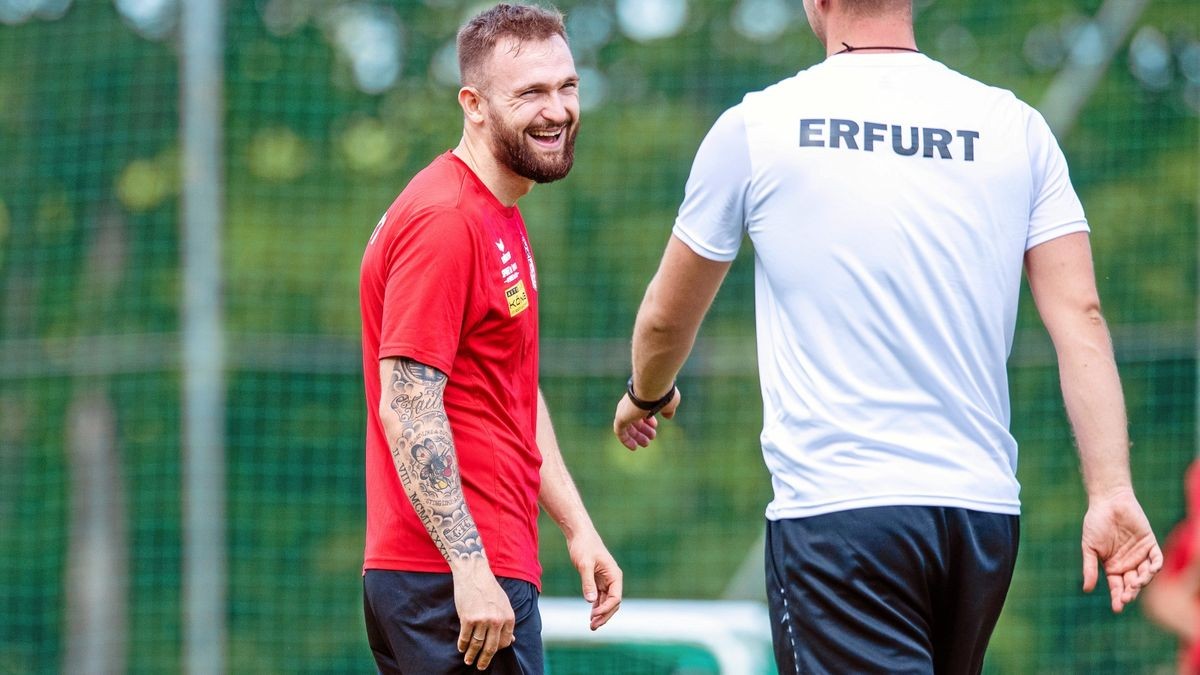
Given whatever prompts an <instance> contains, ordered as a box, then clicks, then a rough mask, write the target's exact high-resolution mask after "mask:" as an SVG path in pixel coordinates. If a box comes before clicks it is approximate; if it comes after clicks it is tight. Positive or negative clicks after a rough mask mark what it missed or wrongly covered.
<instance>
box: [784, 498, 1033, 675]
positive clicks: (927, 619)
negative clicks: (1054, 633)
mask: <svg viewBox="0 0 1200 675" xmlns="http://www.w3.org/2000/svg"><path fill="white" fill-rule="evenodd" d="M1018 526H1019V518H1018V517H1017V516H1009V515H1002V514H995V513H985V512H982V511H970V510H966V509H958V508H945V507H930V506H886V507H879V508H867V509H853V510H849V511H839V512H836V513H830V514H825V515H820V516H813V517H811V518H795V519H789V520H779V521H767V546H766V549H767V550H766V564H767V598H768V602H769V605H770V610H771V637H772V639H773V640H774V643H775V659H776V663H777V664H778V666H779V672H780V673H789V674H790V673H805V674H806V675H807V674H809V673H831V674H836V675H842V674H844V673H912V674H913V675H917V674H920V675H925V674H928V673H938V674H941V673H946V674H948V675H962V674H964V673H979V672H980V671H981V670H982V669H983V655H984V651H985V650H986V649H987V643H988V639H989V638H990V637H991V634H992V629H993V628H995V626H996V620H997V619H998V618H999V617H1000V610H1001V608H1003V606H1004V598H1005V596H1006V595H1007V593H1008V586H1009V583H1010V582H1011V581H1012V573H1013V566H1014V564H1015V563H1016V558H1017V539H1018Z"/></svg>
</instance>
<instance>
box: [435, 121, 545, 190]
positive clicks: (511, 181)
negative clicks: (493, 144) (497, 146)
mask: <svg viewBox="0 0 1200 675" xmlns="http://www.w3.org/2000/svg"><path fill="white" fill-rule="evenodd" d="M453 152H454V155H455V156H456V157H458V158H459V159H461V160H462V161H463V162H464V163H465V164H466V165H467V166H468V167H470V168H471V171H474V172H475V175H476V176H478V177H479V180H481V181H482V182H483V184H484V186H485V187H487V189H488V190H489V191H490V192H491V193H492V194H493V195H495V197H496V199H497V200H498V201H499V202H500V203H501V204H503V205H505V206H514V205H515V204H516V203H517V200H518V199H520V198H521V197H524V196H525V195H526V194H528V193H529V191H530V190H532V189H533V181H531V180H529V179H528V178H524V177H521V176H518V175H517V174H515V173H513V171H512V169H509V168H508V167H506V166H504V165H503V164H501V163H500V162H498V161H496V156H495V155H493V154H492V149H491V148H490V147H488V145H487V144H486V143H481V142H479V141H477V140H475V139H473V138H471V137H470V135H469V134H466V133H464V134H463V137H462V140H460V141H459V142H458V147H456V148H454V150H453Z"/></svg>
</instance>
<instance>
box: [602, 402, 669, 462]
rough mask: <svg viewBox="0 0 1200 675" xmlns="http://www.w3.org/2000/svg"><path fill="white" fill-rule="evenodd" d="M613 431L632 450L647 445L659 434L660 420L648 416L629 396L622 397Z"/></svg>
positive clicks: (614, 420)
mask: <svg viewBox="0 0 1200 675" xmlns="http://www.w3.org/2000/svg"><path fill="white" fill-rule="evenodd" d="M613 433H615V434H616V435H617V440H619V441H621V445H624V446H625V447H626V448H629V449H630V450H637V449H638V447H643V448H645V447H647V446H649V445H650V442H651V441H653V440H654V439H655V437H656V436H657V435H658V420H657V419H655V418H653V417H646V415H645V412H644V411H642V410H641V409H640V408H637V407H635V406H634V405H633V404H632V403H630V402H629V397H628V396H626V397H625V398H622V399H621V402H620V403H618V404H617V413H616V416H615V417H614V419H613Z"/></svg>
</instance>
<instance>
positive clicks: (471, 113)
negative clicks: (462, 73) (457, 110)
mask: <svg viewBox="0 0 1200 675" xmlns="http://www.w3.org/2000/svg"><path fill="white" fill-rule="evenodd" d="M458 105H460V106H462V109H463V115H464V116H465V117H466V118H467V121H468V122H470V123H472V124H483V120H484V117H485V115H484V106H486V105H487V102H486V101H485V100H484V98H483V94H481V93H480V92H479V90H478V89H476V88H475V87H472V86H470V85H468V86H466V87H463V88H462V89H459V90H458Z"/></svg>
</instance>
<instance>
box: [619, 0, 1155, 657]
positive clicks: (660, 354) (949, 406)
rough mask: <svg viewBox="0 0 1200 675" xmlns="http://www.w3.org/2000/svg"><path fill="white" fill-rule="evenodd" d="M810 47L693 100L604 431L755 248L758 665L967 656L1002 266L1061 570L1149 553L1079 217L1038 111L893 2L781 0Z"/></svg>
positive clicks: (983, 535)
mask: <svg viewBox="0 0 1200 675" xmlns="http://www.w3.org/2000/svg"><path fill="white" fill-rule="evenodd" d="M805 10H806V12H807V14H808V18H809V23H810V25H811V26H812V28H813V30H814V32H815V33H816V35H817V37H818V38H819V39H820V40H821V41H822V43H823V44H824V45H825V46H826V50H827V54H828V57H827V59H826V60H825V61H824V62H822V63H820V64H817V65H816V66H813V67H812V68H809V69H807V70H804V71H801V72H800V73H798V74H797V75H796V76H794V77H791V78H789V79H787V80H784V81H782V82H780V83H778V84H776V85H774V86H772V87H769V88H767V89H765V90H763V91H761V92H755V93H751V94H749V95H747V96H746V97H745V99H744V100H743V102H742V103H741V104H740V105H737V106H735V107H733V108H731V109H730V110H728V111H727V112H726V113H725V114H724V115H722V116H721V118H720V119H718V120H717V122H716V124H715V125H714V126H713V128H712V130H711V131H710V132H709V134H708V136H707V137H706V138H705V140H704V142H703V144H702V145H701V147H700V149H699V151H698V152H697V155H696V159H695V163H694V165H693V167H692V173H691V176H690V177H689V179H688V183H687V190H686V196H685V198H684V202H683V204H682V206H681V207H680V210H679V216H678V218H677V220H676V222H675V227H674V230H673V236H672V237H671V239H670V241H669V243H668V245H667V249H666V253H665V254H664V257H663V261H662V264H661V267H660V268H659V271H658V273H657V274H656V275H655V277H654V279H653V280H652V281H651V283H650V287H649V288H648V289H647V291H646V297H645V300H644V301H643V303H642V307H641V309H640V310H639V312H638V318H637V323H636V326H635V328H634V341H633V376H632V378H631V379H630V382H629V387H628V391H627V395H626V396H625V397H624V398H623V399H622V400H621V402H620V404H619V405H618V408H617V413H616V418H615V420H614V431H615V433H616V434H617V435H618V437H619V438H620V439H621V441H622V442H623V443H624V444H625V445H626V446H627V447H629V448H630V449H635V448H636V447H638V446H642V447H645V446H646V445H648V444H649V443H650V441H651V440H652V439H653V437H654V434H655V430H656V426H657V420H656V419H655V418H654V417H653V415H654V414H655V413H657V412H660V411H661V412H662V413H663V415H664V416H665V417H671V416H673V415H674V414H675V411H676V409H677V407H678V405H679V396H678V393H677V390H676V389H675V387H674V379H675V376H676V374H677V373H678V371H679V369H680V367H681V366H682V365H683V362H684V361H685V360H686V358H687V355H688V352H689V351H690V349H691V345H692V343H693V342H694V340H695V337H696V333H697V331H698V329H699V325H700V322H701V319H702V318H703V315H704V313H705V311H707V309H708V307H709V305H710V304H711V302H712V299H713V297H714V296H715V294H716V291H717V289H718V287H719V286H720V284H721V281H722V280H723V279H724V276H725V274H726V272H727V271H728V269H729V265H730V264H731V261H732V260H733V259H734V257H735V256H736V254H737V250H738V247H739V245H740V243H741V240H742V238H743V237H744V236H749V238H750V240H751V242H752V243H753V245H754V250H755V291H756V304H757V307H756V311H757V333H758V359H759V368H760V378H761V381H762V394H763V404H764V415H763V418H764V428H763V432H762V446H763V456H764V459H765V461H766V463H767V466H768V467H769V468H770V470H771V476H772V484H773V486H774V493H775V496H774V500H773V501H772V502H771V504H770V505H769V506H768V508H767V512H766V515H767V586H768V588H767V591H768V599H769V602H770V605H771V611H772V615H773V619H774V620H773V622H772V623H773V626H774V639H775V649H776V658H777V661H778V664H779V667H780V670H781V672H793V671H795V672H832V673H839V672H939V673H941V672H946V673H961V672H979V671H980V670H981V668H982V664H983V654H984V650H985V649H986V646H987V641H988V639H989V637H990V635H991V632H992V629H993V628H994V626H995V622H996V619H997V618H998V617H999V614H1000V609H1001V607H1002V606H1003V603H1004V597H1005V595H1006V593H1007V590H1008V585H1009V582H1010V581H1011V577H1012V570H1013V565H1014V563H1015V560H1016V552H1017V540H1018V514H1019V511H1020V502H1019V499H1018V491H1019V485H1018V484H1017V480H1016V475H1015V474H1016V459H1017V444H1016V441H1015V440H1014V439H1013V437H1012V434H1011V433H1010V432H1009V428H1008V427H1009V417H1010V412H1009V394H1008V382H1007V375H1006V370H1005V361H1006V360H1007V358H1008V354H1009V350H1010V348H1011V346H1012V338H1013V330H1014V327H1015V322H1016V312H1017V300H1018V293H1019V289H1020V283H1021V269H1022V264H1024V267H1025V270H1026V273H1027V275H1028V278H1029V281H1030V288H1031V290H1032V292H1033V296H1034V299H1035V301H1036V304H1037V307H1038V311H1039V313H1040V315H1041V317H1042V320H1043V322H1044V323H1045V325H1046V328H1047V329H1048V331H1049V333H1050V336H1051V338H1052V340H1053V342H1054V346H1055V349H1056V351H1057V354H1058V359H1059V367H1060V375H1061V380H1062V388H1063V395H1064V399H1065V402H1066V406H1067V412H1068V415H1069V417H1070V420H1071V423H1072V426H1073V428H1074V431H1075V436H1076V439H1077V442H1078V445H1079V453H1080V458H1081V464H1082V472H1083V480H1084V484H1085V487H1086V489H1087V493H1088V500H1089V508H1088V512H1087V515H1086V516H1085V518H1084V523H1083V539H1082V547H1083V559H1084V560H1083V575H1084V589H1085V590H1088V591H1090V590H1091V589H1092V588H1093V587H1094V586H1095V583H1096V579H1097V563H1098V562H1103V567H1104V573H1105V575H1106V576H1107V579H1108V583H1109V588H1110V592H1111V600H1112V608H1113V611H1117V612H1119V611H1121V609H1122V608H1123V607H1124V605H1125V604H1127V603H1129V602H1131V601H1132V600H1133V599H1134V597H1136V595H1137V593H1138V591H1139V589H1140V588H1142V587H1143V586H1144V585H1145V584H1146V583H1148V582H1149V581H1150V579H1151V578H1152V577H1153V575H1154V573H1155V572H1157V571H1158V569H1159V567H1160V566H1161V564H1162V553H1161V551H1160V550H1159V547H1158V544H1157V542H1156V540H1155V537H1154V534H1153V532H1152V531H1151V529H1150V526H1149V523H1148V522H1147V520H1146V517H1145V515H1144V514H1143V512H1142V509H1141V506H1140V505H1139V504H1138V502H1137V499H1136V497H1135V496H1134V493H1133V488H1132V484H1131V479H1130V475H1129V460H1128V448H1129V440H1128V436H1127V432H1126V421H1125V406H1124V400H1123V396H1122V393H1121V386H1120V381H1119V379H1118V376H1117V370H1116V365H1115V362H1114V359H1113V353H1112V346H1111V343H1110V340H1109V335H1108V329H1107V327H1106V325H1105V323H1104V320H1103V317H1102V316H1101V314H1100V305H1099V300H1098V297H1097V294H1096V288H1095V280H1094V275H1093V271H1092V259H1091V250H1090V245H1089V239H1088V225H1087V221H1086V219H1085V218H1084V215H1083V209H1082V206H1081V205H1080V203H1079V199H1078V198H1077V197H1076V195H1075V191H1074V189H1073V188H1072V186H1071V183H1070V179H1069V177H1068V173H1067V166H1066V161H1065V159H1064V157H1063V154H1062V151H1061V150H1060V149H1059V146H1058V144H1057V142H1056V141H1055V139H1054V137H1053V135H1052V134H1051V132H1050V129H1049V128H1048V127H1047V125H1046V123H1045V121H1044V120H1043V119H1042V117H1041V116H1040V115H1039V114H1038V113H1037V112H1036V111H1035V110H1033V109H1032V108H1030V107H1029V106H1027V105H1025V104H1024V103H1022V102H1020V101H1018V100H1017V99H1016V98H1015V97H1014V96H1013V95H1012V94H1011V93H1010V92H1007V91H1004V90H1001V89H997V88H993V87H988V86H986V85H983V84H981V83H979V82H976V81H974V80H972V79H970V78H967V77H965V76H963V75H960V74H958V73H956V72H954V71H952V70H950V69H948V68H946V67H945V66H943V65H941V64H940V63H937V62H936V61H933V60H931V59H929V58H928V57H926V56H924V55H923V54H921V53H920V52H919V51H918V50H917V47H916V42H915V39H914V36H913V27H912V5H911V1H910V0H805Z"/></svg>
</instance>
